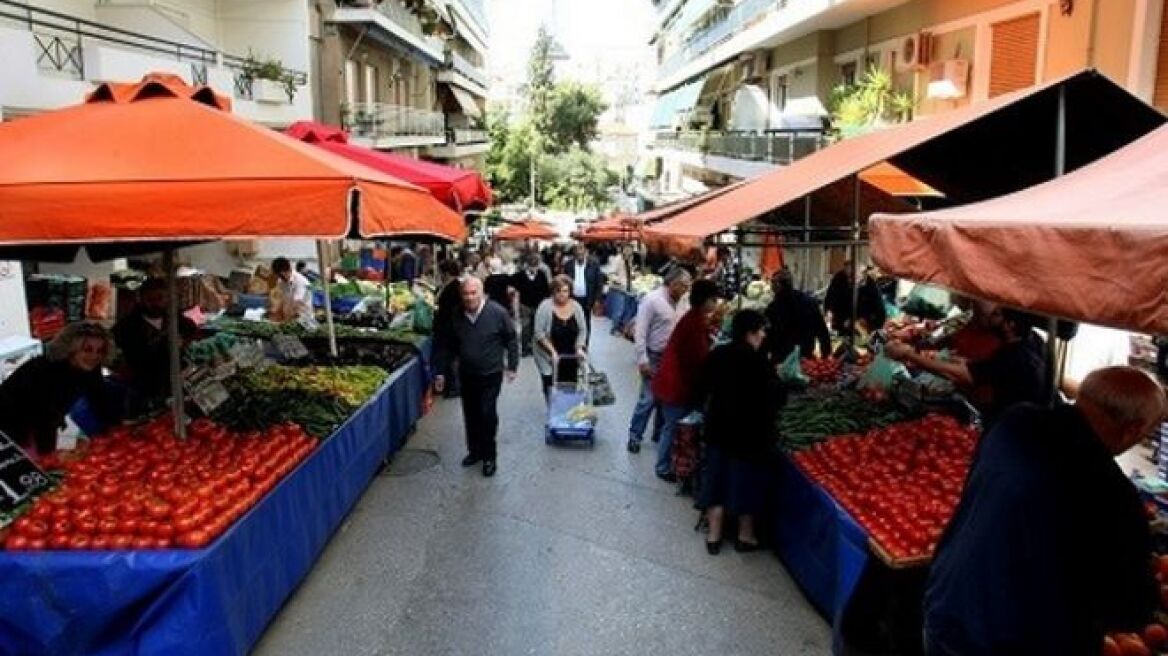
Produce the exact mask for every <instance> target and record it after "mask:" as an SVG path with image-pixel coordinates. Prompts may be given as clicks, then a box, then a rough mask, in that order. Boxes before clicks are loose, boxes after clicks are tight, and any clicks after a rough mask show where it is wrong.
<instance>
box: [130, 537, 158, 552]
mask: <svg viewBox="0 0 1168 656" xmlns="http://www.w3.org/2000/svg"><path fill="white" fill-rule="evenodd" d="M133 547H134V549H136V550H142V549H153V548H154V538H148V537H145V536H142V535H140V536H138V537H136V538H134V542H133Z"/></svg>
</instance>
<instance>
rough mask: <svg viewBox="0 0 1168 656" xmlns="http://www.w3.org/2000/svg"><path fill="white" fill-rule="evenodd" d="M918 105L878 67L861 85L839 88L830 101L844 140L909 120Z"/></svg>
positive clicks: (836, 123)
mask: <svg viewBox="0 0 1168 656" xmlns="http://www.w3.org/2000/svg"><path fill="white" fill-rule="evenodd" d="M916 104H917V101H916V99H915V98H913V96H912V94H910V93H907V92H903V91H897V90H896V89H895V88H894V87H893V84H892V76H891V75H890V74H889V73H888V72H887V71H884V70H882V69H879V68H875V67H874V68H870V69H868V72H867V73H865V74H864V77H863V79H861V80H860V81H859V82H858V83H857V84H855V85H852V86H839V87H836V88H835V89H834V90H833V91H832V95H831V100H830V101H829V105H830V107H831V114H832V121H833V123H834V125H835V128H836V130H838V131H839V133H840V136H842V137H844V138H847V137H851V136H855V135H856V134H860V133H863V132H866V131H868V130H871V129H873V128H878V127H882V126H885V125H889V124H891V123H902V122H904V121H908V120H910V119H911V118H912V113H913V110H915V109H916Z"/></svg>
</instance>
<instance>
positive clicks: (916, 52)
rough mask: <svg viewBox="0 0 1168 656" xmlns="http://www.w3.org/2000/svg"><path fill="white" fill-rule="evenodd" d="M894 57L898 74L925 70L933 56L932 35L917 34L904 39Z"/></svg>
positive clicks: (925, 33) (926, 33)
mask: <svg viewBox="0 0 1168 656" xmlns="http://www.w3.org/2000/svg"><path fill="white" fill-rule="evenodd" d="M895 55H896V72H898V73H903V72H906V71H919V70H923V69H925V68H927V67H928V65H929V62H930V61H931V60H932V55H933V35H932V34H930V33H928V32H917V33H916V34H912V35H910V36H906V37H904V39H902V40H901V42H900V46H899V47H898V48H897V49H896V53H895Z"/></svg>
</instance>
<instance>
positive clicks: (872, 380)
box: [856, 353, 910, 391]
mask: <svg viewBox="0 0 1168 656" xmlns="http://www.w3.org/2000/svg"><path fill="white" fill-rule="evenodd" d="M898 378H910V376H909V373H908V369H907V368H906V367H905V366H904V365H903V364H901V363H899V362H897V361H896V360H893V359H892V358H889V357H887V356H885V355H884V354H883V353H881V354H880V355H877V356H876V359H875V360H873V361H872V364H871V365H869V366H868V370H867V371H865V372H864V375H863V377H861V378H860V380H859V382H858V383H857V384H856V385H857V386H858V387H859V388H860V389H877V390H883V391H888V390H889V389H891V388H892V383H893V382H894V381H896V379H898Z"/></svg>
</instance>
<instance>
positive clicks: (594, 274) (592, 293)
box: [564, 257, 604, 312]
mask: <svg viewBox="0 0 1168 656" xmlns="http://www.w3.org/2000/svg"><path fill="white" fill-rule="evenodd" d="M578 266H580V264H579V262H577V261H576V258H574V257H573V258H572V259H570V260H568V263H567V264H565V265H564V275H566V276H568V277H569V278H571V279H572V281H573V282H575V280H576V267H578ZM584 287H585V288H586V289H587V290H588V294H587V296H585V297H584V299H585V300H586V301H588V305H587V306H585V308H584V311H585V312H591V311H592V310H591V308H592V304H593V303H595V302H596V299H597V298H598V297H599V296H600V291H601V290H602V289H604V274H603V273H601V271H600V264H598V263H597V262H596V260H595V259H594V258H591V257H590V258H588V261H587V262H585V263H584ZM573 289H574V286H573ZM575 295H576V293H575V291H573V292H572V296H575Z"/></svg>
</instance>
